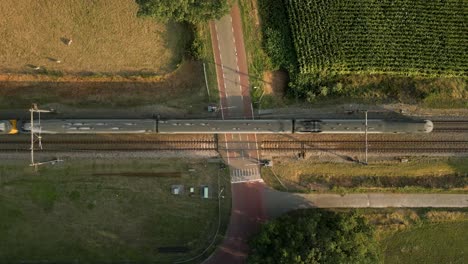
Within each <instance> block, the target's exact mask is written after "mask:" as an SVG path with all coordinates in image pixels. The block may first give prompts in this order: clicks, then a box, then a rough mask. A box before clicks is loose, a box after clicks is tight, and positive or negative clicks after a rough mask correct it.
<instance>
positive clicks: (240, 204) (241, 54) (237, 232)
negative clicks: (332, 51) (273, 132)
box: [204, 5, 266, 264]
mask: <svg viewBox="0 0 468 264" xmlns="http://www.w3.org/2000/svg"><path fill="white" fill-rule="evenodd" d="M231 17H232V26H233V35H234V38H235V45H236V50H237V63H238V67H239V75H240V85H241V87H242V95H243V108H244V116H245V118H252V117H253V116H252V114H253V113H252V103H251V99H250V89H249V78H248V71H247V57H246V54H245V48H244V39H243V35H242V22H241V16H240V10H239V7H238V6H237V5H234V6H233V8H232V10H231ZM210 29H211V40H212V46H213V52H214V57H215V63H216V75H217V80H218V88H219V91H220V100H221V104H222V106H223V107H226V106H227V100H226V93H225V90H224V89H225V85H224V80H223V69H222V67H221V65H222V64H221V56H220V52H221V51H220V50H219V46H218V40H217V37H216V34H217V33H216V27H215V24H214V22H211V23H210ZM221 48H222V47H221ZM227 110H228V109H222V110H221V111H223V116H224V117H228V115H229V113H228V111H227ZM226 138H231V139H232V136H230V135H226ZM255 139H256V137H255V135H253V134H251V135H247V140H248V141H249V140H252V141H254V140H255ZM227 155H229V152H228V153H227ZM248 156H250V157H251V158H254V159H256V158H257V157H258V153H257V151H248ZM264 188H265V186H264V184H263V183H261V182H244V183H234V184H232V185H231V190H232V209H231V217H230V223H229V227H228V229H227V232H226V236H225V239H224V241H223V242H222V244H221V245H220V246H219V248H218V249H217V250H216V251H215V253H214V254H213V255H212V256H211V257H209V258H208V259H207V260H206V261H205V262H204V263H210V264H211V263H223V264H225V263H226V264H229V263H245V262H246V257H247V254H248V251H249V249H248V245H247V241H248V239H249V238H250V237H251V235H252V234H253V233H255V232H256V231H257V230H258V229H259V227H260V224H261V223H262V222H264V221H265V220H266V214H265V210H264V206H263V201H262V199H263V192H264Z"/></svg>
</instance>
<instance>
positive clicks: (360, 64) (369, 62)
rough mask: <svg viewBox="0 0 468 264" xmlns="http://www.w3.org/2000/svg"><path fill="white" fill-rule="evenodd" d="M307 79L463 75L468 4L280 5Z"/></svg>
mask: <svg viewBox="0 0 468 264" xmlns="http://www.w3.org/2000/svg"><path fill="white" fill-rule="evenodd" d="M284 1H285V4H286V6H287V12H288V17H289V22H290V27H291V31H292V38H293V42H294V48H295V50H296V54H297V61H298V64H299V75H300V79H302V82H307V79H309V78H311V76H310V75H311V74H321V75H322V74H328V73H333V74H350V73H351V74H352V73H357V74H359V73H364V74H367V73H390V74H403V75H427V76H465V74H466V71H467V68H468V59H467V56H468V55H467V54H468V0H284Z"/></svg>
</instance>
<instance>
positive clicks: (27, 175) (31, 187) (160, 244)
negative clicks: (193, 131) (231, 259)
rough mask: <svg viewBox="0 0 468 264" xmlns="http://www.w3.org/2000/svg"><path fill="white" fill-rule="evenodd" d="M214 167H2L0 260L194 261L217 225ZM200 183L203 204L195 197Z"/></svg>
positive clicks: (170, 162) (226, 209)
mask: <svg viewBox="0 0 468 264" xmlns="http://www.w3.org/2000/svg"><path fill="white" fill-rule="evenodd" d="M218 168H219V166H218V164H209V163H206V161H201V160H190V161H187V162H183V161H181V160H177V159H159V160H107V161H106V160H95V161H86V160H82V161H79V160H78V161H71V160H70V161H68V160H67V161H65V162H64V163H61V164H59V165H56V166H53V167H41V168H40V170H39V173H33V172H32V171H31V168H29V167H27V166H25V165H24V164H23V163H18V162H9V163H6V162H5V163H2V165H0V176H1V177H0V189H1V190H2V191H1V195H0V237H1V240H2V243H0V262H2V263H19V262H42V261H46V262H54V263H57V262H74V261H78V262H86V263H105V262H106V263H111V262H122V261H127V262H128V261H130V262H138V263H143V262H145V263H146V262H151V263H154V262H155V261H156V262H172V261H175V260H180V259H187V258H190V257H192V256H195V255H197V254H199V253H200V252H201V251H202V250H204V249H205V248H206V247H207V246H208V245H209V243H210V242H211V239H212V237H213V235H214V233H215V231H216V228H217V225H218V200H217V199H216V197H217V188H218V187H217V185H218V183H217V181H218V180H217V175H218V172H220V173H221V177H220V179H221V185H223V186H229V179H228V177H227V173H226V171H219V169H218ZM189 169H194V171H189ZM172 184H183V185H184V186H185V193H184V194H181V195H179V196H176V195H172V194H171V193H170V191H171V185H172ZM202 184H203V185H209V187H210V191H211V192H212V193H211V195H212V198H211V199H202V198H201V197H200V185H202ZM190 187H195V194H194V195H193V196H192V197H190V196H189V195H188V192H189V188H190ZM229 190H230V188H224V192H223V194H224V195H225V197H226V198H225V199H223V200H222V203H221V204H222V209H221V212H222V223H223V224H222V229H221V234H222V233H223V232H224V231H223V230H224V229H225V228H226V225H227V222H228V217H229V213H230V193H229ZM220 239H221V235H220V236H219V237H218V241H220ZM177 247H178V248H179V249H177ZM212 249H213V248H212ZM174 250H175V251H177V250H181V251H182V252H179V253H177V252H174ZM164 251H167V252H166V253H164ZM171 251H172V252H171ZM209 252H210V251H209ZM209 252H208V253H209Z"/></svg>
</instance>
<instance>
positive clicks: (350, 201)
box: [262, 185, 468, 218]
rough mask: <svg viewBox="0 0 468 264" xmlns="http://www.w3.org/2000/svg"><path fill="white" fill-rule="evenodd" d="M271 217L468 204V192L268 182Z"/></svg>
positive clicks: (264, 191) (266, 191)
mask: <svg viewBox="0 0 468 264" xmlns="http://www.w3.org/2000/svg"><path fill="white" fill-rule="evenodd" d="M262 193H263V195H264V197H263V199H264V200H265V201H266V203H265V211H266V215H267V217H268V218H274V217H277V216H279V215H281V214H283V213H286V212H288V211H291V210H294V209H301V208H313V207H320V208H365V207H368V208H384V207H468V194H394V193H356V194H347V195H339V194H298V193H286V192H279V191H276V190H273V189H271V188H269V187H267V186H266V185H264V190H263V191H262Z"/></svg>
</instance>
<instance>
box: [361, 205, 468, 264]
mask: <svg viewBox="0 0 468 264" xmlns="http://www.w3.org/2000/svg"><path fill="white" fill-rule="evenodd" d="M357 211H358V212H359V213H361V214H362V215H363V216H364V217H365V218H366V219H367V220H368V221H369V222H370V223H371V224H372V225H373V226H374V227H375V231H376V233H375V235H376V238H377V240H378V241H379V243H380V246H381V248H382V254H383V256H384V263H386V264H387V263H389V264H400V263H401V264H406V263H408V264H410V263H411V264H413V263H418V264H419V263H421V264H438V263H454V264H455V263H460V264H461V263H466V260H467V259H468V251H467V250H466V245H467V243H468V237H467V236H466V233H467V232H468V210H467V209H466V208H379V209H376V208H362V209H357Z"/></svg>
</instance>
